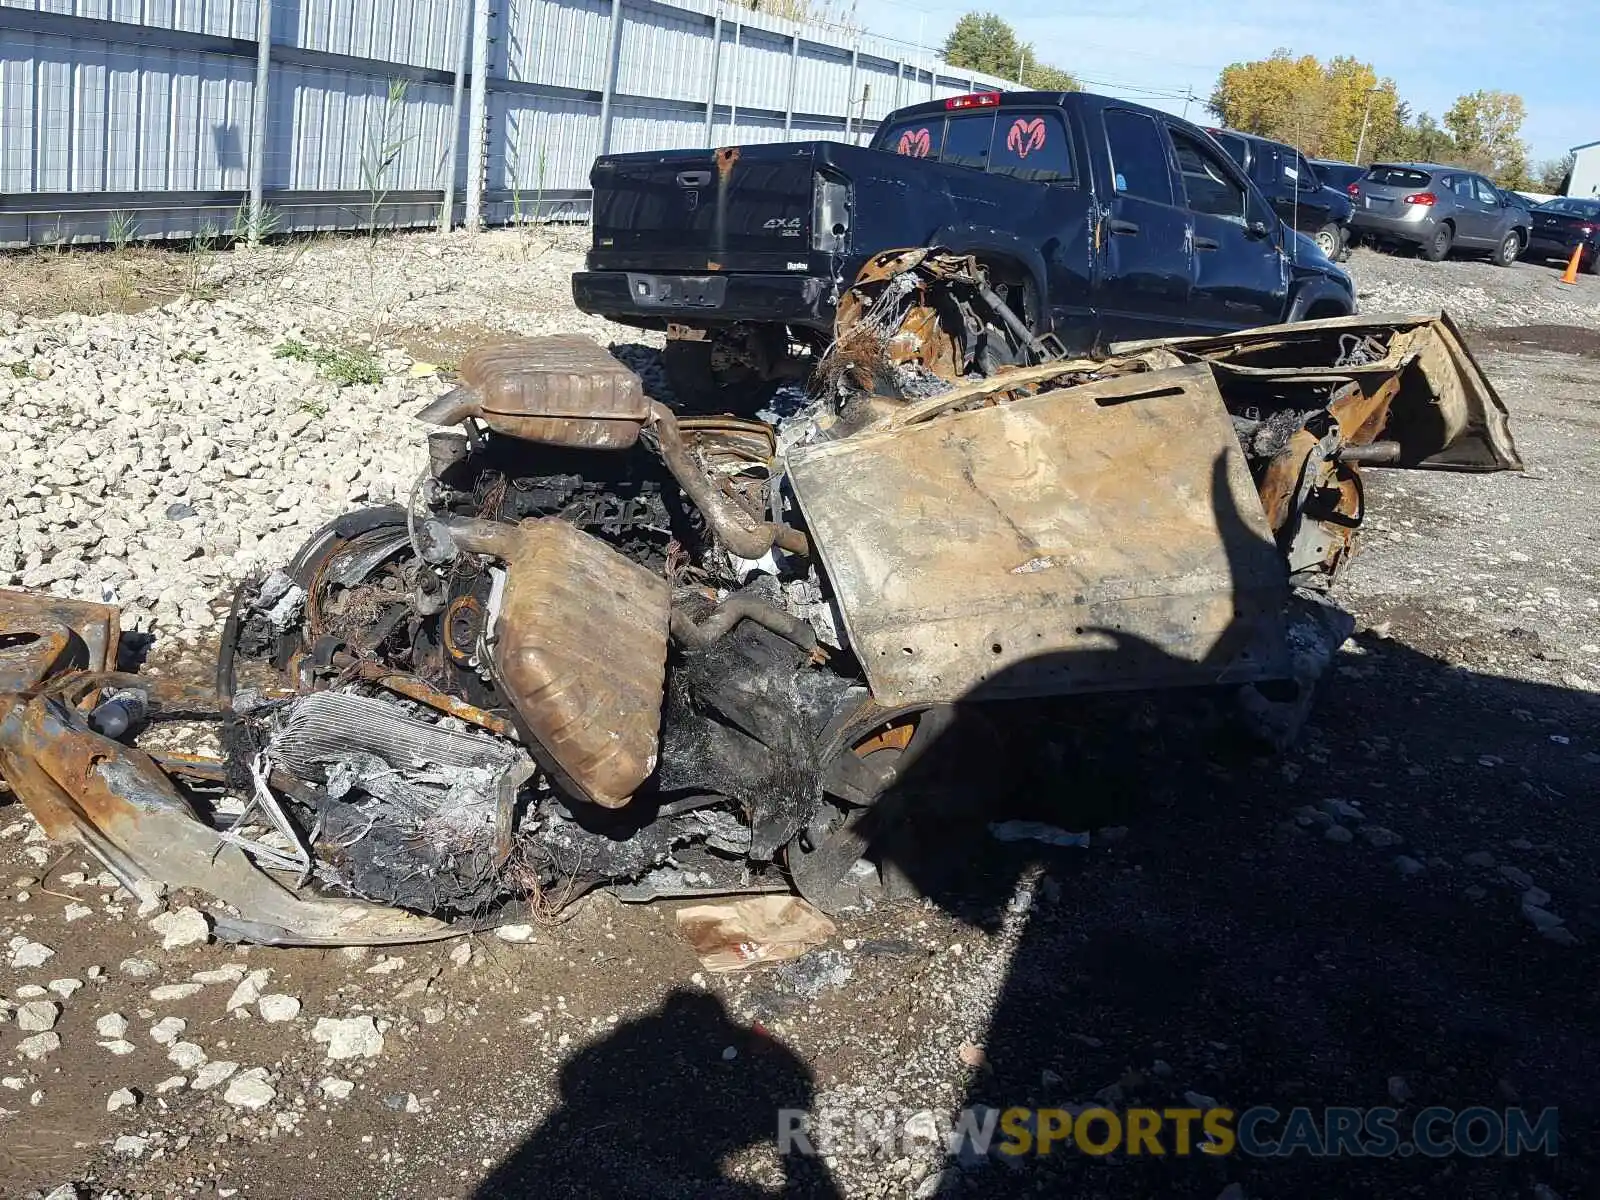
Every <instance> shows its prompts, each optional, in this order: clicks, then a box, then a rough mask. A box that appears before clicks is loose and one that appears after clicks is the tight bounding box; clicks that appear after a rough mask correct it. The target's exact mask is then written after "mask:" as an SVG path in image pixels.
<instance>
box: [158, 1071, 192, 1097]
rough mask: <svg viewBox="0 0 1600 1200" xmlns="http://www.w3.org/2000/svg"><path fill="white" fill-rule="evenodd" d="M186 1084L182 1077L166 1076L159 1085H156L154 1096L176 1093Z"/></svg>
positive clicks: (186, 1081)
mask: <svg viewBox="0 0 1600 1200" xmlns="http://www.w3.org/2000/svg"><path fill="white" fill-rule="evenodd" d="M188 1082H189V1081H188V1080H187V1079H185V1078H184V1077H183V1076H182V1075H168V1076H167V1077H166V1078H165V1079H163V1080H162V1081H161V1082H160V1083H158V1084H156V1094H157V1095H158V1096H165V1095H166V1094H167V1093H168V1092H175V1091H177V1090H178V1089H179V1088H181V1087H183V1086H184V1085H185V1084H187V1083H188Z"/></svg>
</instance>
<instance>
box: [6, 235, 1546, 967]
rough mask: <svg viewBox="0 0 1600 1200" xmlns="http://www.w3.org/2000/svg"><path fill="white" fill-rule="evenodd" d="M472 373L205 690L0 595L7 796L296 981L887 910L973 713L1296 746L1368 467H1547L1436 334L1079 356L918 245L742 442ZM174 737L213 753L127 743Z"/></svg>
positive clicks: (276, 596)
mask: <svg viewBox="0 0 1600 1200" xmlns="http://www.w3.org/2000/svg"><path fill="white" fill-rule="evenodd" d="M985 293H987V294H985ZM1008 318H1009V319H1008ZM459 376H460V378H459V386H457V387H456V388H455V389H454V390H453V391H451V392H450V393H448V394H447V395H445V396H443V397H441V398H440V399H438V400H436V401H435V402H433V403H432V404H430V405H429V406H427V407H426V408H425V409H424V410H423V411H422V412H421V413H420V414H418V415H419V417H420V419H421V420H422V421H423V422H424V423H426V424H427V425H428V426H430V427H431V428H430V431H429V432H428V433H427V435H426V436H427V439H428V460H429V467H428V470H427V472H426V474H425V475H424V476H423V477H422V478H421V479H419V480H418V481H417V484H416V487H415V488H414V489H413V492H412V495H411V497H410V501H409V503H407V504H404V505H393V506H387V507H376V508H368V509H362V510H359V511H356V512H352V513H349V514H346V515H345V516H342V517H340V518H338V519H337V520H335V521H333V522H332V523H330V524H329V525H328V526H326V527H325V528H323V529H322V530H320V531H319V532H318V533H317V534H316V535H315V536H313V537H312V538H311V540H310V541H309V542H308V543H307V544H306V545H305V546H304V547H303V548H302V549H301V551H300V552H299V553H298V554H297V555H296V556H295V558H294V559H293V560H292V561H291V562H289V563H287V564H285V565H284V567H283V568H282V569H281V570H279V571H276V572H273V573H272V574H270V575H268V576H266V577H265V578H258V579H252V580H247V581H245V582H244V583H243V584H242V585H241V586H240V588H239V590H238V593H237V594H236V596H235V597H234V601H233V606H232V610H231V612H230V614H229V617H228V621H227V623H226V626H225V629H224V631H223V635H222V641H221V646H220V650H219V655H218V661H217V668H216V679H215V684H214V687H210V686H208V687H205V688H200V687H196V686H194V685H192V684H190V685H182V684H178V683H174V682H172V681H171V680H167V679H164V678H152V677H149V676H146V675H140V674H128V673H119V672H118V671H117V670H116V669H115V658H116V642H117V617H116V612H115V610H114V609H107V608H106V607H105V606H100V605H84V604H78V603H75V602H68V601H57V600H53V599H50V598H46V597H35V596H28V595H24V594H21V593H4V594H0V776H3V777H4V778H5V780H6V781H7V782H8V783H9V785H10V787H11V788H12V790H13V791H14V792H15V793H16V794H17V796H18V797H19V798H20V799H21V800H22V801H23V803H24V804H26V805H27V806H28V807H29V809H30V810H31V811H32V812H33V813H34V815H35V816H36V817H37V818H38V819H39V820H40V822H41V823H42V825H43V826H44V828H45V831H46V832H47V833H48V834H49V835H50V836H51V837H53V838H60V839H76V840H77V841H80V842H81V843H83V844H84V845H85V846H86V847H87V848H88V849H89V850H91V851H92V852H93V853H94V854H95V855H96V856H97V857H99V858H100V859H101V860H102V861H104V862H105V863H106V864H107V866H108V867H109V868H110V869H111V870H112V871H114V872H115V873H116V874H117V875H118V876H119V877H120V878H122V879H123V880H124V882H125V883H127V884H128V885H129V886H130V887H132V886H134V885H135V884H137V883H139V881H141V880H145V879H153V880H155V881H157V882H158V883H160V884H163V885H165V886H168V887H173V888H194V889H198V890H200V891H203V892H206V893H209V894H210V895H211V896H213V897H215V898H216V899H217V900H218V901H220V902H221V904H222V911H223V912H224V913H225V914H226V915H224V916H219V917H218V918H217V929H218V932H219V933H221V934H222V935H224V936H230V937H237V938H247V939H254V940H259V941H267V942H275V943H280V944H319V943H321V944H329V943H338V942H351V941H370V942H382V941H405V940H416V939H421V938H427V937H435V936H447V935H449V934H451V933H453V932H457V931H460V930H463V929H470V928H476V927H482V926H486V925H489V924H493V923H495V922H497V921H504V920H510V919H513V918H514V917H516V916H518V915H521V914H527V913H530V912H532V913H534V914H540V913H550V912H553V911H555V910H557V909H559V908H560V907H561V906H562V905H564V904H565V903H567V902H569V901H570V900H571V899H572V898H574V897H575V896H577V895H580V894H582V893H583V892H584V891H586V890H588V889H590V888H593V887H595V886H599V885H605V886H609V887H611V888H613V889H615V890H616V891H617V892H618V894H620V895H621V896H623V897H624V898H630V899H649V898H653V897H658V896H684V895H706V894H718V893H726V892H734V891H748V890H753V891H763V890H787V889H790V888H794V889H796V890H798V891H799V892H800V893H801V894H802V895H803V896H805V897H806V898H808V899H811V900H812V901H813V902H814V903H816V904H818V905H819V906H820V907H823V908H825V909H830V910H831V909H837V908H839V907H842V906H846V905H848V904H850V903H852V902H854V901H855V900H858V899H859V898H860V897H861V896H862V895H863V894H864V891H865V892H868V893H869V892H870V887H871V884H872V871H870V870H868V869H867V866H869V865H870V858H869V860H868V862H867V863H866V864H863V862H862V861H861V860H862V859H863V856H864V855H868V854H869V851H870V842H871V837H872V833H871V828H872V827H871V825H870V823H864V821H863V817H864V816H865V815H866V814H870V813H872V812H873V811H874V809H875V808H877V807H878V806H880V805H882V804H883V803H884V800H885V798H886V797H888V796H890V795H892V794H893V792H894V789H895V786H896V783H897V781H898V780H900V779H901V778H903V776H904V773H905V771H906V770H907V768H908V767H909V766H910V765H912V764H914V763H915V762H916V761H917V758H918V755H919V754H920V753H922V752H923V751H924V750H925V749H926V748H927V747H928V746H929V745H931V744H932V743H934V742H935V741H937V740H938V739H939V738H940V737H942V736H945V735H947V734H948V733H949V731H950V730H951V729H952V727H953V725H954V723H955V722H956V721H957V719H958V717H959V715H960V714H961V713H963V712H967V711H970V710H972V709H974V708H975V707H977V708H981V706H983V705H984V704H985V703H986V702H988V701H991V700H1007V699H1018V698H1039V699H1041V700H1043V699H1048V698H1051V697H1058V696H1067V695H1077V694H1082V693H1092V692H1107V691H1137V690H1149V689H1161V688H1171V687H1208V688H1217V689H1229V690H1233V691H1237V692H1239V693H1241V695H1247V696H1248V697H1249V700H1250V703H1252V704H1254V705H1256V706H1257V708H1270V709H1274V710H1276V711H1281V712H1285V713H1289V714H1292V713H1293V712H1295V711H1303V707H1304V704H1305V702H1306V694H1307V692H1308V689H1309V684H1310V682H1311V676H1312V675H1314V673H1315V670H1314V667H1308V666H1307V664H1306V662H1305V661H1304V660H1305V658H1306V655H1304V654H1302V653H1300V648H1299V642H1298V641H1297V639H1299V638H1300V637H1301V636H1302V634H1301V631H1302V628H1303V626H1304V625H1305V623H1306V621H1307V620H1309V621H1310V622H1311V623H1312V624H1315V623H1316V622H1317V621H1323V622H1324V623H1325V624H1326V623H1327V622H1326V617H1325V613H1326V612H1327V611H1329V607H1328V606H1327V605H1326V604H1325V603H1319V602H1318V601H1317V599H1316V598H1317V597H1319V596H1321V595H1322V594H1323V593H1325V592H1326V591H1327V590H1328V588H1329V587H1330V586H1331V585H1332V584H1333V582H1334V580H1335V578H1336V577H1337V575H1338V573H1339V571H1340V570H1341V569H1342V567H1343V566H1344V564H1345V563H1346V561H1347V560H1348V559H1349V557H1350V555H1351V553H1352V551H1353V549H1354V546H1355V538H1356V533H1357V531H1358V529H1359V526H1360V524H1361V520H1362V516H1363V513H1364V494H1363V488H1362V472H1363V470H1365V469H1370V468H1375V467H1376V468H1383V467H1409V468H1419V469H1444V470H1464V471H1495V470H1508V469H1519V468H1520V465H1521V464H1520V461H1519V459H1518V457H1517V452H1516V449H1515V447H1514V444H1513V442H1512V439H1511V435H1510V431H1509V427H1508V423H1507V415H1506V410H1505V408H1504V406H1503V405H1502V403H1501V402H1500V400H1499V398H1498V397H1497V396H1496V395H1495V393H1494V391H1493V389H1492V387H1491V386H1490V384H1489V383H1488V381H1487V379H1486V378H1485V377H1484V375H1483V373H1482V372H1481V371H1480V370H1479V368H1478V366H1477V364H1476V363H1475V362H1474V360H1473V359H1472V356H1471V354H1470V352H1469V351H1468V350H1467V348H1466V346H1465V344H1464V342H1463V340H1462V338H1461V335H1460V333H1459V331H1457V329H1456V328H1455V327H1454V325H1453V324H1451V322H1450V321H1449V320H1448V319H1447V318H1445V317H1443V316H1431V317H1414V318H1404V319H1368V318H1362V317H1350V318H1340V319H1337V320H1332V321H1322V322H1309V323H1304V324H1298V325H1291V326H1275V327H1271V328H1265V329H1259V330H1250V331H1246V332H1243V333H1238V334H1228V335H1223V336H1217V337H1211V338H1190V339H1180V340H1166V341H1159V342H1148V343H1139V344H1129V345H1121V346H1116V347H1112V348H1111V350H1110V351H1109V352H1108V353H1106V354H1105V355H1103V356H1099V357H1094V358H1083V359H1066V358H1064V357H1062V356H1061V354H1060V352H1059V347H1058V346H1055V345H1053V344H1052V343H1051V342H1050V340H1049V339H1038V338H1034V337H1032V336H1031V335H1030V334H1029V333H1028V332H1027V329H1026V327H1025V326H1023V325H1022V323H1021V322H1020V321H1018V320H1017V319H1016V318H1015V316H1014V315H1012V314H1011V313H1010V310H1009V309H1008V308H1007V307H1006V305H1005V303H1004V301H1003V300H1001V299H1000V297H999V296H997V295H996V294H995V293H994V292H993V291H992V290H990V289H989V288H988V287H987V284H986V282H985V280H984V278H983V275H982V271H981V269H980V268H979V267H977V265H976V264H975V263H973V262H972V261H971V260H968V259H962V258H960V257H958V256H954V255H948V254H944V253H942V252H938V251H929V250H917V251H907V252H899V253H896V254H891V255H884V256H881V257H880V258H879V259H877V260H875V261H874V262H873V263H871V264H869V265H868V268H867V269H866V270H865V271H864V272H863V274H862V278H861V280H860V281H858V283H857V286H856V287H855V288H853V289H852V290H851V292H850V293H849V294H847V296H846V298H845V301H844V302H843V303H842V304H841V305H840V322H839V330H838V336H837V339H836V341H835V343H834V345H833V346H832V347H831V348H830V350H829V351H828V353H827V354H826V355H825V356H823V357H822V358H821V360H820V361H819V362H818V363H817V364H816V366H815V370H814V371H813V372H812V379H811V385H810V389H809V391H804V392H802V391H801V390H799V389H795V390H794V391H793V392H792V393H791V394H789V395H787V396H783V397H779V400H778V401H777V402H774V403H773V405H772V407H771V408H761V405H762V404H764V403H766V400H767V398H762V399H761V400H756V401H752V403H751V404H750V405H749V406H748V408H749V409H751V410H756V409H760V411H759V412H758V411H744V412H740V413H736V414H703V413H690V412H686V411H684V410H683V409H682V408H680V407H676V406H674V405H672V404H670V403H667V402H665V401H663V400H662V399H658V398H653V397H651V396H650V395H648V394H647V393H646V390H645V387H644V384H643V381H642V380H641V378H640V377H639V376H638V375H637V374H636V373H635V372H634V371H632V370H631V369H630V368H628V367H627V366H625V365H624V364H623V363H622V362H620V361H619V360H618V359H617V358H614V357H613V356H612V355H611V354H609V353H608V352H607V350H606V349H605V348H604V347H601V346H599V345H596V344H594V343H592V342H589V341H587V340H585V339H580V338H573V337H549V338H537V339H509V340H506V341H502V342H496V343H493V344H490V345H486V346H481V347H479V348H477V349H475V350H473V351H472V352H470V353H469V354H468V355H467V356H466V358H465V359H464V361H463V362H462V364H461V369H460V372H459ZM1307 613H1309V614H1310V616H1309V618H1308V617H1307V616H1306V614H1307ZM1336 625H1337V622H1333V624H1332V626H1329V627H1336ZM1324 633H1326V630H1324ZM1342 637H1343V633H1342V632H1339V633H1337V634H1336V636H1335V638H1334V644H1337V641H1338V640H1340V639H1342ZM1246 707H1247V708H1248V705H1246ZM172 721H184V722H210V723H212V724H213V725H214V726H215V728H216V731H217V738H218V742H219V744H220V746H221V753H219V754H213V755H211V756H199V755H195V754H172V753H162V752H160V751H158V750H147V749H142V748H140V747H141V744H142V741H141V739H142V738H143V737H144V736H145V733H146V731H147V730H149V729H150V728H153V727H155V726H159V725H161V724H162V723H164V722H172ZM1291 726H1292V719H1290V720H1288V721H1287V724H1286V725H1285V728H1289V727H1291Z"/></svg>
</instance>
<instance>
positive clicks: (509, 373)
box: [417, 334, 650, 450]
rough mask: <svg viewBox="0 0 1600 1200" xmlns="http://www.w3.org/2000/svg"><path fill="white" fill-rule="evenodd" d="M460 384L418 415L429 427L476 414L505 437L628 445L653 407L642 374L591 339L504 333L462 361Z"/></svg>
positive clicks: (596, 445)
mask: <svg viewBox="0 0 1600 1200" xmlns="http://www.w3.org/2000/svg"><path fill="white" fill-rule="evenodd" d="M461 381H462V385H461V386H460V387H458V388H456V389H455V390H454V391H452V392H448V393H446V394H445V395H443V396H441V397H440V398H439V399H437V400H435V401H434V402H433V403H432V404H430V405H428V406H427V407H426V408H424V409H423V410H422V411H421V412H420V413H418V414H417V416H418V419H419V420H422V421H426V422H428V423H429V424H433V425H455V424H458V423H460V422H461V421H462V420H464V419H465V418H467V417H476V418H477V419H478V420H480V421H482V422H483V423H484V424H485V425H487V426H489V428H490V429H493V430H495V431H496V432H497V433H503V434H505V435H506V436H507V437H514V438H521V439H523V440H525V441H530V442H542V443H545V444H546V445H552V446H577V447H587V448H589V449H594V450H626V449H627V448H628V447H629V446H632V445H633V444H634V443H635V442H636V441H638V440H639V430H640V428H641V427H642V426H643V424H644V420H645V417H646V416H647V415H648V413H649V410H650V400H649V397H647V396H646V395H645V393H644V384H643V382H642V381H641V380H640V378H639V376H638V375H636V374H634V373H633V372H632V371H631V370H629V369H628V368H627V367H625V366H624V365H623V364H622V363H620V362H618V361H617V360H616V359H614V358H612V357H611V355H610V354H608V353H607V352H606V350H605V348H604V347H603V346H600V345H599V344H597V343H596V342H594V341H593V340H592V339H590V338H586V337H577V336H575V335H570V334H566V335H556V336H550V337H539V338H507V339H505V340H504V341H498V342H489V343H486V344H484V345H481V346H476V347H474V348H473V349H472V350H471V351H469V352H468V354H467V356H466V357H465V358H463V359H462V360H461Z"/></svg>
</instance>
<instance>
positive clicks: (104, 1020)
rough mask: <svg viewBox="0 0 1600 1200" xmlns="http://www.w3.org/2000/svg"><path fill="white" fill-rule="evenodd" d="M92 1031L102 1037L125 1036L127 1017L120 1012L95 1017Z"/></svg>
mask: <svg viewBox="0 0 1600 1200" xmlns="http://www.w3.org/2000/svg"><path fill="white" fill-rule="evenodd" d="M94 1031H95V1032H96V1033H98V1034H99V1035H100V1036H101V1037H103V1038H120V1037H126V1036H127V1033H128V1018H127V1017H125V1016H123V1015H122V1014H121V1013H107V1014H106V1015H105V1016H103V1017H96V1018H95V1022H94Z"/></svg>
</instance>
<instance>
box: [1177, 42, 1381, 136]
mask: <svg viewBox="0 0 1600 1200" xmlns="http://www.w3.org/2000/svg"><path fill="white" fill-rule="evenodd" d="M1207 107H1208V108H1210V110H1211V111H1212V113H1213V114H1215V115H1216V116H1217V117H1219V118H1221V120H1222V121H1223V122H1224V123H1225V124H1227V125H1229V126H1231V127H1232V128H1234V129H1240V130H1243V131H1244V132H1246V133H1257V134H1260V135H1261V136H1263V137H1270V138H1272V139H1274V140H1276V141H1280V142H1288V143H1289V144H1291V145H1294V146H1298V147H1299V148H1300V149H1301V150H1303V151H1305V152H1306V153H1307V154H1311V155H1314V156H1316V157H1327V158H1340V159H1353V158H1354V157H1355V153H1356V149H1357V144H1358V143H1359V144H1360V148H1361V151H1362V157H1363V158H1365V159H1368V160H1369V161H1370V157H1371V152H1372V151H1374V150H1375V149H1376V148H1377V147H1379V146H1383V145H1385V144H1387V143H1389V142H1392V141H1393V140H1394V138H1395V135H1396V132H1397V131H1398V129H1399V127H1400V125H1401V123H1402V119H1401V117H1400V116H1399V115H1398V114H1399V108H1400V100H1399V96H1398V94H1397V92H1396V90H1395V86H1394V82H1393V80H1389V79H1383V80H1380V79H1379V78H1378V76H1377V73H1376V72H1375V71H1373V69H1372V67H1371V66H1370V65H1369V64H1367V63H1364V62H1358V61H1357V60H1356V59H1354V58H1347V57H1346V58H1334V59H1330V60H1329V61H1328V62H1327V63H1326V64H1324V63H1322V62H1320V61H1319V60H1318V59H1317V58H1316V57H1315V56H1314V55H1310V54H1305V55H1302V56H1300V57H1299V58H1295V57H1294V56H1293V55H1291V54H1290V53H1289V51H1288V50H1283V49H1279V50H1274V51H1273V52H1272V54H1271V55H1269V56H1268V57H1266V58H1263V59H1257V60H1256V61H1254V62H1243V63H1234V64H1233V65H1231V66H1229V67H1226V68H1224V69H1223V71H1222V74H1221V75H1220V76H1218V78H1217V85H1216V87H1215V88H1214V89H1213V90H1212V93H1211V99H1210V101H1209V102H1208V104H1207ZM1363 121H1365V122H1366V125H1367V134H1366V137H1365V138H1364V139H1363V138H1362V136H1361V126H1362V123H1363Z"/></svg>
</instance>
